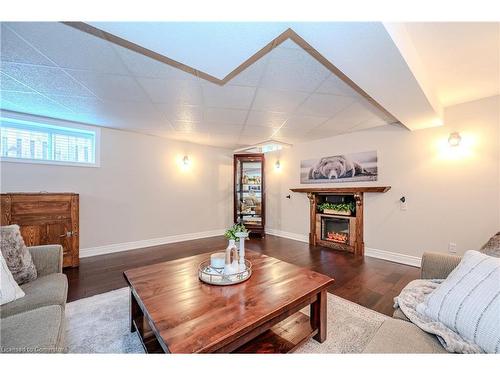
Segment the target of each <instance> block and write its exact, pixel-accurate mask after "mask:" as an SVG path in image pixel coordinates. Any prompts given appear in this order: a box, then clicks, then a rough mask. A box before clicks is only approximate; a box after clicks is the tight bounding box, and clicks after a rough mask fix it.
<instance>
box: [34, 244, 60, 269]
mask: <svg viewBox="0 0 500 375" xmlns="http://www.w3.org/2000/svg"><path fill="white" fill-rule="evenodd" d="M28 250H29V252H30V254H31V258H32V259H33V263H35V267H36V272H37V274H38V276H45V275H50V274H51V273H61V272H62V264H63V248H62V246H61V245H42V246H31V247H28Z"/></svg>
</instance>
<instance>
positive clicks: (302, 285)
mask: <svg viewBox="0 0 500 375" xmlns="http://www.w3.org/2000/svg"><path fill="white" fill-rule="evenodd" d="M208 257H209V253H207V254H201V255H195V256H192V257H188V258H182V259H178V260H173V261H169V262H163V263H158V264H154V265H151V266H146V267H140V268H135V269H131V270H128V271H126V272H124V275H125V278H126V279H127V282H128V283H129V285H130V291H131V294H130V295H131V304H130V306H131V308H130V316H131V330H132V331H135V330H137V331H138V333H139V336H140V338H141V341H142V343H143V346H144V349H145V350H146V352H148V353H214V352H221V353H228V352H240V353H241V352H243V353H263V352H268V353H269V352H270V353H286V352H291V351H293V350H294V349H296V348H297V347H298V346H299V345H300V344H301V343H303V342H305V341H306V340H308V339H309V338H311V337H313V338H314V339H315V340H317V341H319V342H323V341H324V340H325V339H326V321H327V319H326V314H327V311H326V310H327V307H326V306H327V305H326V303H327V294H326V293H327V292H326V290H327V288H328V286H330V285H331V284H332V283H333V282H334V280H333V279H332V278H330V277H328V276H325V275H322V274H319V273H317V272H314V271H311V270H308V269H305V268H301V267H297V266H295V265H292V264H290V263H286V262H283V261H281V260H278V259H275V258H271V257H268V256H265V255H262V254H259V253H256V252H253V251H247V253H246V258H247V259H249V260H250V261H251V262H252V263H253V274H252V276H251V277H250V279H249V280H247V281H245V282H243V283H241V284H237V285H232V286H212V285H207V284H205V283H203V282H201V281H200V280H199V279H198V265H199V264H200V263H201V262H202V261H204V260H205V259H207V258H208ZM308 305H310V316H307V315H305V314H303V313H302V312H300V311H299V310H301V309H302V308H304V307H306V306H308Z"/></svg>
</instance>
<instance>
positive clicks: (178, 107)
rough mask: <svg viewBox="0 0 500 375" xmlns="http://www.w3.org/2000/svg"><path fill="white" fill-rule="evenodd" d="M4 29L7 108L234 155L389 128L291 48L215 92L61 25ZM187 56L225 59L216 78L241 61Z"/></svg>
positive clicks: (278, 50) (285, 45)
mask: <svg viewBox="0 0 500 375" xmlns="http://www.w3.org/2000/svg"><path fill="white" fill-rule="evenodd" d="M131 25H132V29H133V28H134V27H136V26H137V25H136V24H131ZM134 25H135V26H134ZM172 27H173V26H172ZM4 29H5V30H6V33H5V35H2V41H3V40H4V39H5V40H6V43H5V44H3V45H2V48H3V49H2V51H4V50H5V49H6V53H5V56H4V55H3V52H2V56H1V60H2V71H5V72H4V73H5V74H2V77H4V78H3V79H2V81H0V84H1V89H2V96H3V97H2V103H1V107H2V108H4V109H10V110H13V111H19V112H26V113H30V114H34V115H43V116H48V117H54V118H61V119H67V120H72V121H80V122H85V123H89V124H94V125H99V126H108V127H113V128H121V129H125V130H132V131H137V132H142V133H145V134H153V135H158V136H164V137H168V138H172V139H179V140H185V141H188V142H195V143H201V144H210V145H213V146H220V147H231V148H236V146H240V145H248V144H252V143H256V142H262V141H264V140H266V139H268V138H270V137H271V136H274V137H275V138H277V139H280V140H282V141H284V142H288V143H294V142H297V141H306V140H312V139H316V138H319V137H324V136H326V135H332V134H338V133H339V132H343V131H346V129H348V128H354V127H359V128H360V129H364V128H366V127H372V126H378V125H379V124H385V123H387V121H386V119H385V116H384V115H383V114H381V113H379V112H378V111H377V110H376V109H374V107H373V105H372V104H371V103H368V102H367V101H366V99H365V98H363V97H362V96H360V95H359V94H358V93H357V92H356V91H354V90H353V89H352V88H351V87H349V86H348V85H346V84H345V83H344V82H343V81H342V80H341V79H339V78H338V77H336V76H335V75H333V74H332V73H331V72H330V71H329V70H327V69H326V68H325V67H324V66H323V65H322V64H320V63H319V62H318V61H317V60H315V59H314V58H313V57H312V56H311V55H309V54H308V53H307V52H306V51H304V50H303V49H302V48H301V47H299V46H298V45H296V44H295V43H294V42H292V41H290V40H287V41H285V42H284V43H282V44H281V45H279V46H278V47H276V48H274V49H273V50H272V51H271V52H270V53H269V54H267V55H265V56H264V57H262V58H260V59H259V60H257V61H254V62H253V63H252V64H251V65H250V66H248V67H247V68H246V69H245V70H243V71H242V72H241V73H239V74H238V75H236V76H235V77H233V78H232V79H231V80H230V81H229V82H228V83H226V84H225V85H223V86H219V85H216V84H214V83H212V82H209V81H206V80H204V79H202V78H199V77H196V76H194V75H191V74H189V73H186V72H184V71H181V70H179V69H177V68H175V67H172V66H170V65H166V64H164V63H161V62H158V61H156V60H153V59H151V58H149V57H147V56H144V55H142V54H139V53H136V52H133V51H130V50H128V49H125V48H123V47H121V46H118V45H115V44H111V43H110V42H107V41H105V40H102V39H99V38H97V37H95V36H92V35H89V34H86V33H83V32H81V31H79V30H76V29H73V28H71V27H68V26H66V25H63V24H58V23H12V24H9V26H8V27H5V26H2V30H4ZM11 29H12V30H15V32H13V31H12V30H11ZM174 29H175V27H174ZM181 29H182V27H181ZM136 30H137V29H136ZM162 30H163V29H162ZM200 30H201V29H200ZM16 33H18V34H19V35H21V36H22V38H25V39H26V40H27V41H28V43H26V42H24V41H23V40H22V39H20V38H19V37H18V36H16ZM276 35H277V34H276ZM276 35H274V36H273V37H276ZM170 37H172V36H169V38H170ZM176 37H178V38H179V37H180V38H179V40H182V39H183V37H185V36H183V35H176ZM240 37H241V35H240ZM240 37H238V38H239V39H238V38H237V39H238V40H239V41H240V42H241V38H240ZM169 38H167V39H168V40H170V39H169ZM248 38H249V40H250V39H252V38H253V36H252V35H248ZM184 39H185V38H184ZM188 39H189V38H188ZM271 39H273V38H270V40H271ZM158 40H159V41H162V38H158ZM186 40H187V39H186ZM235 40H236V39H235ZM270 40H269V41H270ZM163 41H165V40H163ZM179 43H180V42H179ZM266 43H267V42H266ZM266 43H263V44H261V45H259V48H258V49H256V50H255V51H254V52H256V51H257V50H259V49H260V48H262V47H263V46H264V45H265V44H266ZM167 44H168V43H167ZM4 47H5V48H4ZM178 47H179V48H181V44H178ZM226 47H227V46H226ZM182 48H183V51H181V52H186V51H184V50H185V49H186V48H187V47H186V45H182ZM189 48H191V49H192V51H191V52H190V54H188V55H189V56H190V58H194V56H203V57H206V58H207V60H210V61H211V62H209V63H207V64H208V65H210V64H213V62H215V61H219V62H220V61H222V60H224V59H225V58H226V57H227V58H228V60H226V63H225V64H222V65H221V66H219V67H218V68H217V69H218V71H219V72H221V71H223V70H224V69H228V67H229V66H230V65H231V63H229V62H228V61H230V60H231V56H232V57H233V58H234V57H235V56H236V55H235V54H232V52H231V51H227V52H229V55H231V56H226V54H225V53H223V54H222V55H221V56H218V58H217V59H214V56H212V55H210V56H208V55H207V54H205V55H203V54H201V55H200V53H201V52H200V51H203V49H202V50H196V51H195V50H194V49H195V46H192V45H191V46H189ZM203 48H205V47H203ZM37 50H38V51H40V52H37ZM242 51H243V49H242ZM224 52H226V51H224ZM240 52H241V51H240ZM44 56H46V57H44ZM167 56H168V57H170V58H173V59H177V58H176V55H175V53H174V54H173V55H167ZM189 56H188V57H189ZM241 56H242V55H241ZM241 56H240V57H241ZM177 57H179V56H177ZM248 57H250V56H246V58H248ZM12 60H15V61H18V62H19V61H20V62H23V64H20V63H12ZM177 60H178V61H181V62H185V61H182V59H177ZM234 61H236V60H234ZM234 61H233V62H234ZM239 63H241V62H239ZM239 63H238V64H239ZM201 65H203V63H202V64H201ZM208 65H207V66H208ZM194 67H195V68H196V67H197V66H194ZM198 67H199V66H198ZM234 67H236V66H234ZM234 67H233V68H234ZM208 72H209V71H208ZM209 73H210V72H209ZM23 91H26V92H28V93H25V94H23ZM3 93H6V95H3ZM315 137H316V138H315Z"/></svg>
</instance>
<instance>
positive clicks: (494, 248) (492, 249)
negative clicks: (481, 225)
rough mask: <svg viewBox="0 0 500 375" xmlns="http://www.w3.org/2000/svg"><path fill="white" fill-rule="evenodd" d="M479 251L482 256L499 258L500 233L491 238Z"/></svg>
mask: <svg viewBox="0 0 500 375" xmlns="http://www.w3.org/2000/svg"><path fill="white" fill-rule="evenodd" d="M479 251H480V252H482V253H483V254H486V255H489V256H492V257H497V258H500V232H498V233H497V234H495V235H494V236H493V237H491V238H490V239H489V240H488V242H486V243H485V244H484V245H483V247H481V250H479Z"/></svg>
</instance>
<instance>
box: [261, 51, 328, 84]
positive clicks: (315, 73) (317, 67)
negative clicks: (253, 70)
mask: <svg viewBox="0 0 500 375" xmlns="http://www.w3.org/2000/svg"><path fill="white" fill-rule="evenodd" d="M329 74H330V71H329V70H328V69H326V68H325V67H324V66H323V65H321V64H320V63H318V61H316V60H315V59H314V58H313V57H312V56H311V55H309V54H308V53H307V52H305V51H304V50H302V49H288V48H281V47H277V48H276V49H274V50H273V51H272V52H271V57H270V60H269V64H268V66H267V68H266V71H265V73H264V76H263V77H262V81H261V86H262V87H266V88H271V89H282V90H298V91H307V92H313V91H315V90H316V88H318V86H319V85H320V84H321V82H323V81H324V80H325V79H326V78H327V77H328V75H329Z"/></svg>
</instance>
